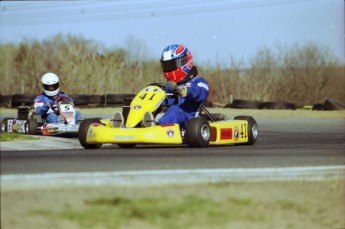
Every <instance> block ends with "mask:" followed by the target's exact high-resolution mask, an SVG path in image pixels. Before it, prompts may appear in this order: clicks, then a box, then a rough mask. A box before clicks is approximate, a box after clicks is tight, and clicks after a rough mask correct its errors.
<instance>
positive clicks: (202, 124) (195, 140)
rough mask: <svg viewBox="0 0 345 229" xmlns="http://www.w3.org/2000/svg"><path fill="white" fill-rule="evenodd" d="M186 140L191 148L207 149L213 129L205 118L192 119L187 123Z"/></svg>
mask: <svg viewBox="0 0 345 229" xmlns="http://www.w3.org/2000/svg"><path fill="white" fill-rule="evenodd" d="M186 139H187V143H188V145H189V146H190V147H207V146H208V143H209V142H210V139H211V128H210V124H209V123H208V121H207V120H206V119H205V118H203V117H197V118H192V119H190V120H189V121H188V123H187V128H186Z"/></svg>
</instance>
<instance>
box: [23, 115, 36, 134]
mask: <svg viewBox="0 0 345 229" xmlns="http://www.w3.org/2000/svg"><path fill="white" fill-rule="evenodd" d="M37 128H38V123H37V120H36V119H28V120H27V121H26V123H25V133H26V134H30V135H35V134H37Z"/></svg>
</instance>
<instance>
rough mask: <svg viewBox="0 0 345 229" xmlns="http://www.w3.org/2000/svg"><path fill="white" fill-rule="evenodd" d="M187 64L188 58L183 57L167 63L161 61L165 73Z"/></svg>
mask: <svg viewBox="0 0 345 229" xmlns="http://www.w3.org/2000/svg"><path fill="white" fill-rule="evenodd" d="M186 63H187V56H183V57H180V58H177V59H172V60H167V61H164V60H161V65H162V69H163V72H171V71H174V70H176V69H178V68H180V67H182V66H183V65H185V64H186Z"/></svg>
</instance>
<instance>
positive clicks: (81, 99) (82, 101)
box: [71, 95, 89, 106]
mask: <svg viewBox="0 0 345 229" xmlns="http://www.w3.org/2000/svg"><path fill="white" fill-rule="evenodd" d="M71 98H72V99H73V104H74V105H77V106H80V105H87V104H88V102H89V95H71Z"/></svg>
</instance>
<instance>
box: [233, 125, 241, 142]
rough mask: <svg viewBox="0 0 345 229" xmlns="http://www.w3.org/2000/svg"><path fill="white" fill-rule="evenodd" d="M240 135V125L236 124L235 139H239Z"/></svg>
mask: <svg viewBox="0 0 345 229" xmlns="http://www.w3.org/2000/svg"><path fill="white" fill-rule="evenodd" d="M239 136H240V131H239V129H238V127H237V126H235V129H234V139H235V141H237V140H238V137H239Z"/></svg>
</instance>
